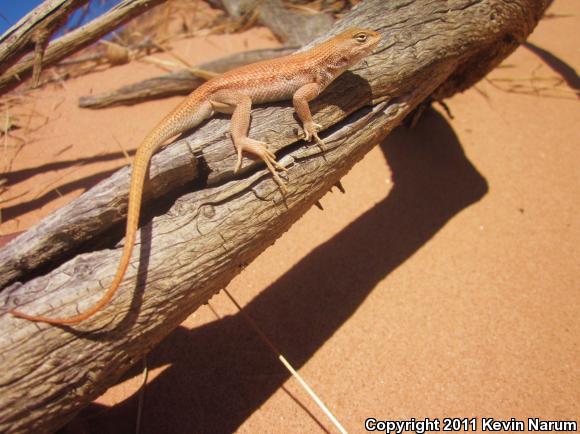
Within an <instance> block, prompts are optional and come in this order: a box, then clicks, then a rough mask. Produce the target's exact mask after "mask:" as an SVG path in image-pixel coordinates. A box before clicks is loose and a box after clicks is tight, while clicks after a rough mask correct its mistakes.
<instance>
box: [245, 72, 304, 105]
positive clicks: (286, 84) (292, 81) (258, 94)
mask: <svg viewBox="0 0 580 434" xmlns="http://www.w3.org/2000/svg"><path fill="white" fill-rule="evenodd" d="M308 83H309V80H307V79H305V78H304V77H300V76H294V77H291V78H285V77H281V76H278V77H277V78H276V80H264V81H263V82H261V83H258V84H257V85H255V86H252V87H251V88H250V89H248V90H247V93H248V94H249V96H250V98H252V102H253V103H254V104H262V103H266V102H274V101H287V100H292V97H293V96H294V93H296V91H297V90H298V89H300V88H301V87H302V86H304V85H305V84H308Z"/></svg>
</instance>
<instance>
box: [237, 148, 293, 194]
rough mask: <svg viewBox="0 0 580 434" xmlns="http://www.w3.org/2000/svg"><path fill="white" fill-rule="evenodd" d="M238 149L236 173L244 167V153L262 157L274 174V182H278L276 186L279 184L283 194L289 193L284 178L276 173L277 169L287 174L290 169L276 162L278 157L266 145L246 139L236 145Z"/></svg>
mask: <svg viewBox="0 0 580 434" xmlns="http://www.w3.org/2000/svg"><path fill="white" fill-rule="evenodd" d="M236 148H237V151H238V161H237V162H236V166H235V167H234V173H235V172H237V171H238V170H239V169H240V167H241V165H242V151H246V152H250V153H252V154H254V155H256V156H258V157H260V158H261V159H262V161H264V163H266V166H267V167H268V170H269V171H270V173H271V174H272V176H273V178H274V181H276V184H278V186H279V187H280V189H281V190H282V192H284V193H287V192H288V189H287V188H286V183H285V182H284V181H283V180H282V178H280V175H278V172H277V171H276V169H277V170H281V171H284V172H287V171H288V169H287V168H286V167H284V166H282V165H281V164H280V163H278V162H277V161H276V155H275V154H274V153H273V152H272V151H270V150H269V149H268V148H267V147H266V143H263V142H259V141H257V140H253V139H250V138H248V137H245V138H243V139H241V140H240V142H239V143H238V144H237V145H236Z"/></svg>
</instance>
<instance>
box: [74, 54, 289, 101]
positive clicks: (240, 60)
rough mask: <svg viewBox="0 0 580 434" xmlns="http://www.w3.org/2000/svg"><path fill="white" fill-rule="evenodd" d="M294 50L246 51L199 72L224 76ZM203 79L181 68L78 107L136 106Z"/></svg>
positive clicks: (180, 91)
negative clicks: (232, 70) (203, 71)
mask: <svg viewBox="0 0 580 434" xmlns="http://www.w3.org/2000/svg"><path fill="white" fill-rule="evenodd" d="M296 48H297V47H283V48H268V49H263V50H254V51H247V52H243V53H236V54H233V55H231V56H227V57H223V58H221V59H218V60H214V61H213V62H207V63H202V64H201V65H198V66H197V68H198V69H202V70H205V71H210V72H217V73H223V72H226V71H228V70H230V69H233V68H237V67H238V66H242V65H247V64H248V63H254V62H258V61H260V60H267V59H273V58H274V57H280V56H285V55H287V54H290V53H292V52H294V51H296ZM204 81H205V80H203V79H201V78H199V77H198V76H197V75H195V74H193V73H192V72H190V71H189V70H188V69H183V70H180V71H177V72H172V73H171V74H165V75H161V76H159V77H154V78H150V79H148V80H143V81H139V82H137V83H133V84H129V85H127V86H122V87H120V88H119V89H116V90H114V91H111V92H105V93H102V94H99V95H88V96H83V97H81V98H80V99H79V107H83V108H92V109H97V108H105V107H110V106H113V105H119V104H136V103H139V102H143V101H148V100H151V99H155V98H164V97H168V96H172V95H184V94H188V93H190V92H191V91H193V90H194V89H195V88H197V87H198V86H200V85H201V84H202V83H203V82H204Z"/></svg>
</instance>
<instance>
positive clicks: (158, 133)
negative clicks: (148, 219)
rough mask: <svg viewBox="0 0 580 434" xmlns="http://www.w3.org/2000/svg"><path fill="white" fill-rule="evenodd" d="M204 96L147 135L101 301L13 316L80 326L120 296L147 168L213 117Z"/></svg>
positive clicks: (197, 95) (137, 159) (196, 95)
mask: <svg viewBox="0 0 580 434" xmlns="http://www.w3.org/2000/svg"><path fill="white" fill-rule="evenodd" d="M198 90H201V89H198ZM204 96H205V95H204V92H194V93H193V94H191V95H190V96H189V97H188V98H187V99H186V100H185V101H184V102H183V103H182V104H181V105H179V106H178V107H177V108H175V110H173V111H172V112H171V113H170V114H168V115H167V116H166V117H165V118H164V119H163V120H162V121H161V122H160V123H159V124H158V125H157V127H155V128H154V129H153V130H152V131H151V132H150V133H149V134H148V135H147V137H146V138H145V140H144V141H143V143H142V144H141V146H139V148H138V149H137V153H136V154H135V158H134V160H133V172H132V174H131V188H130V190H129V205H128V211H127V229H126V235H125V245H124V246H123V254H122V256H121V260H120V261H119V266H118V268H117V273H116V274H115V277H114V278H113V282H112V283H111V286H110V287H109V289H108V290H107V291H106V292H105V293H104V294H103V296H102V297H101V299H100V300H99V301H98V302H97V303H96V304H95V305H93V306H92V307H90V308H89V309H87V310H85V311H84V312H82V313H80V314H78V315H75V316H70V317H65V318H49V317H45V316H35V315H28V314H26V313H23V312H20V311H17V310H12V311H10V313H12V315H14V316H16V317H18V318H24V319H27V320H30V321H40V322H45V323H49V324H76V323H79V322H81V321H84V320H86V319H87V318H89V317H91V316H92V315H94V314H95V313H97V312H98V311H99V310H101V309H102V308H103V307H105V306H106V305H107V304H108V303H109V301H111V299H112V298H113V296H114V295H115V293H116V292H117V289H118V288H119V285H120V284H121V282H122V281H123V277H124V276H125V272H126V271H127V268H128V266H129V262H130V260H131V254H132V252H133V247H134V244H135V238H136V236H137V228H138V224H139V215H140V211H141V200H142V197H143V186H144V184H145V175H146V174H147V168H148V167H149V162H150V160H151V157H152V156H153V154H154V153H155V151H156V150H157V149H158V148H159V147H160V146H161V145H162V144H163V143H164V142H165V141H166V140H168V139H170V138H171V137H173V136H175V135H176V134H179V133H180V132H182V131H185V130H188V129H190V128H193V127H195V126H196V125H198V124H200V123H201V122H202V121H203V120H205V119H207V118H208V117H209V116H211V106H210V105H209V102H207V101H205V99H204Z"/></svg>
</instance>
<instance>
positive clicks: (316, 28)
mask: <svg viewBox="0 0 580 434" xmlns="http://www.w3.org/2000/svg"><path fill="white" fill-rule="evenodd" d="M209 3H210V4H211V5H212V6H215V7H218V8H222V9H224V10H225V11H226V12H227V13H228V14H229V15H231V16H232V17H235V18H240V17H243V16H256V18H257V21H258V22H259V23H260V24H262V25H263V26H266V27H268V28H269V29H270V30H271V31H272V33H274V34H275V35H276V37H277V38H278V39H279V40H280V41H282V42H284V43H285V44H288V45H304V44H306V43H308V42H310V41H312V39H314V38H315V37H317V36H320V35H321V34H323V33H324V32H326V31H328V30H330V27H331V26H332V23H333V21H334V20H333V18H332V16H331V15H329V14H326V13H323V12H319V13H315V14H312V15H305V14H302V13H296V12H292V11H290V10H288V9H287V8H286V7H285V6H284V4H283V3H282V0H209Z"/></svg>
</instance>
